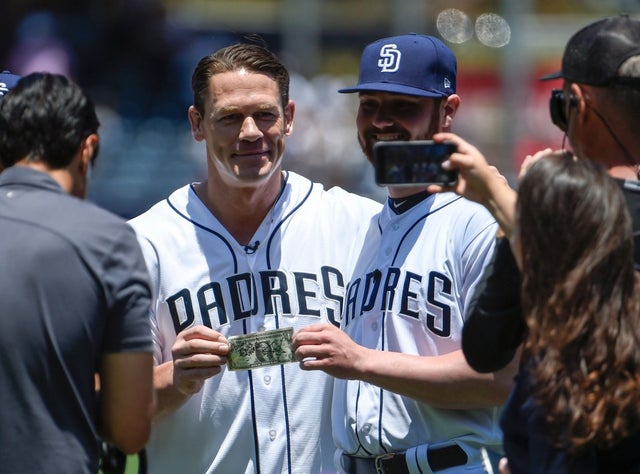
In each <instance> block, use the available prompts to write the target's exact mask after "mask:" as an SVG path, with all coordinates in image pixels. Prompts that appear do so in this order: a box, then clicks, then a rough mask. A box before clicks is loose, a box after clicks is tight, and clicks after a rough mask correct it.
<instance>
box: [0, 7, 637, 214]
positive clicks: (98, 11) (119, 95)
mask: <svg viewBox="0 0 640 474" xmlns="http://www.w3.org/2000/svg"><path fill="white" fill-rule="evenodd" d="M615 13H629V14H631V15H632V16H636V15H638V14H640V0H432V1H427V0H103V1H97V0H55V1H53V2H52V1H51V0H40V1H35V0H3V2H2V7H1V8H0V69H9V70H11V71H13V72H15V73H18V74H27V73H29V72H32V71H52V72H60V73H63V74H66V75H68V76H70V77H72V78H73V79H74V80H75V81H76V82H78V83H79V84H80V85H81V86H83V87H84V88H85V89H86V90H87V91H88V92H89V93H90V94H91V96H92V97H93V99H94V100H95V102H96V104H97V105H98V108H99V115H100V119H101V122H102V127H101V135H102V138H103V140H102V147H101V151H100V153H101V155H100V158H99V159H98V162H97V166H96V169H95V170H94V173H93V178H92V182H91V188H90V195H89V198H90V199H91V200H93V201H94V202H97V203H98V204H100V205H102V206H104V207H106V208H108V209H111V210H112V211H114V212H116V213H118V214H120V215H122V216H123V217H126V218H129V217H132V216H134V215H136V214H138V213H140V212H142V211H144V210H146V209H147V208H148V207H149V206H150V205H151V204H153V203H154V202H156V201H158V200H159V199H162V198H164V197H165V196H166V195H168V194H169V193H170V192H171V191H172V190H173V189H175V188H177V187H179V186H181V185H183V184H185V183H187V182H189V181H195V180H199V179H202V177H203V176H204V171H205V156H204V150H203V148H202V146H201V145H200V144H198V143H196V142H194V141H193V140H192V138H191V134H190V129H189V124H188V120H187V113H186V110H187V107H188V106H189V105H190V104H191V91H190V79H191V73H192V70H193V68H194V66H195V64H196V63H197V61H198V60H199V59H200V58H201V57H202V56H204V55H206V54H208V53H210V52H211V51H213V50H215V49H217V48H219V47H222V46H226V45H227V44H230V43H232V42H235V41H238V40H241V39H242V38H243V37H245V36H247V35H259V36H260V37H262V38H263V39H264V41H265V42H266V43H267V45H268V46H269V47H270V48H271V49H273V50H274V51H275V52H277V53H278V55H279V56H280V57H281V58H283V60H284V61H285V63H286V64H287V65H288V66H289V68H290V71H291V72H292V74H293V77H292V90H291V96H292V98H293V99H294V100H295V101H296V106H297V107H296V117H295V131H294V134H293V136H292V137H290V139H289V140H288V142H287V151H286V155H285V167H286V168H288V169H291V170H295V171H298V172H301V173H303V174H306V175H307V176H309V177H312V178H313V179H315V180H318V181H321V182H323V183H324V184H325V185H327V186H332V185H341V186H343V187H345V188H347V189H349V190H352V191H355V192H359V193H362V194H366V195H369V196H371V197H374V198H376V199H378V200H381V199H383V196H384V190H383V189H381V188H378V187H377V186H376V185H375V184H374V183H373V174H372V170H371V169H370V167H369V165H368V164H366V162H365V160H364V158H363V156H362V154H361V151H360V149H359V148H358V145H357V142H356V138H355V125H354V117H355V110H356V102H355V99H356V98H355V97H354V96H353V95H341V94H338V93H337V92H336V91H337V89H339V88H340V87H342V86H344V85H348V84H352V83H353V82H354V81H355V80H356V76H357V70H358V62H359V56H360V52H361V51H362V48H363V47H364V45H365V44H367V43H368V42H370V41H373V40H375V39H377V38H379V37H383V36H389V35H393V34H400V33H408V32H417V33H428V34H433V35H435V36H438V37H440V38H441V39H443V40H444V41H445V42H446V43H447V44H448V45H449V46H450V47H451V48H452V49H453V50H454V52H455V53H456V55H457V56H458V69H459V78H458V92H459V94H460V95H461V97H462V106H461V110H460V112H459V115H458V116H457V117H456V120H455V123H454V131H455V132H457V133H459V134H461V135H462V136H464V137H465V138H467V139H468V140H470V141H471V142H472V143H474V144H476V145H477V146H478V147H479V148H480V149H481V150H482V151H483V152H484V153H485V155H486V156H487V158H488V159H489V161H490V162H492V163H493V164H495V165H496V166H498V167H499V169H500V170H501V171H502V172H503V173H504V174H505V175H506V176H507V178H508V179H509V181H510V182H511V183H512V184H513V183H514V178H515V175H516V172H517V169H518V166H519V163H520V162H521V160H522V159H523V158H524V156H525V155H526V154H527V153H531V152H533V151H536V150H538V149H540V148H545V147H547V146H550V147H553V148H559V147H560V145H561V143H562V134H561V133H560V132H559V131H558V130H557V129H556V128H555V127H553V125H551V122H550V119H549V117H548V97H549V93H550V90H551V88H553V87H558V86H559V83H551V84H550V83H540V82H539V81H538V77H539V76H540V75H542V74H545V73H547V72H552V71H555V70H557V69H558V68H559V65H560V57H561V54H562V50H563V48H564V45H565V43H566V41H567V39H568V38H569V36H570V35H571V34H572V33H574V32H575V31H576V30H577V29H578V28H580V27H581V26H583V25H585V24H587V23H588V22H590V21H592V20H594V19H596V18H599V17H602V16H605V15H609V14H615Z"/></svg>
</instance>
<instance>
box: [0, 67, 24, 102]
mask: <svg viewBox="0 0 640 474" xmlns="http://www.w3.org/2000/svg"><path fill="white" fill-rule="evenodd" d="M19 80H20V76H18V75H16V74H11V73H10V72H9V71H2V72H0V99H1V98H2V97H3V96H4V95H5V94H6V93H7V92H9V91H10V90H11V89H13V87H14V86H15V85H16V84H17V83H18V81H19Z"/></svg>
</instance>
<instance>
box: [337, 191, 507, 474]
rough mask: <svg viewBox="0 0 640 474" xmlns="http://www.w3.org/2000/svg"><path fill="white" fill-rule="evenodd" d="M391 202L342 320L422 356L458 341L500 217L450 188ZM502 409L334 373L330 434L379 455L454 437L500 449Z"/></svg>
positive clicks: (382, 345)
mask: <svg viewBox="0 0 640 474" xmlns="http://www.w3.org/2000/svg"><path fill="white" fill-rule="evenodd" d="M389 206H390V203H387V205H386V206H385V207H384V209H383V211H382V212H381V214H380V215H379V216H378V219H377V222H376V223H375V224H372V226H371V228H370V229H369V231H368V234H367V237H366V239H365V244H364V247H363V248H362V250H361V254H360V256H359V258H358V263H357V265H356V268H355V270H354V276H353V279H352V280H351V281H350V283H349V285H348V288H347V294H346V295H345V306H344V308H345V310H344V313H343V318H342V323H341V327H342V328H343V330H344V331H346V332H347V333H348V334H349V336H350V337H351V338H352V339H353V340H354V341H356V342H357V343H359V344H361V345H363V346H366V347H369V348H373V349H379V350H385V351H394V352H403V353H407V354H414V355H422V356H436V355H442V354H447V353H450V352H452V351H455V350H459V349H461V336H462V325H463V322H464V315H465V312H466V310H467V305H468V304H469V301H470V297H471V295H472V293H473V291H474V289H475V286H476V284H477V282H478V280H479V278H480V276H481V274H482V270H483V268H484V267H485V265H486V264H487V263H488V261H489V259H490V258H491V255H492V254H493V249H494V245H495V236H496V230H497V224H496V223H495V221H494V219H493V218H492V217H491V215H490V214H489V213H488V212H487V211H486V209H484V208H483V207H482V206H480V205H478V204H475V203H472V202H470V201H468V200H465V199H463V198H461V197H458V196H456V195H454V194H452V193H442V194H435V195H432V196H430V197H428V198H427V199H426V200H425V201H422V202H421V203H419V204H417V205H416V206H414V207H413V208H411V209H409V210H408V211H406V212H404V213H402V214H400V215H396V214H395V213H394V212H393V211H392V210H391V208H390V207H389ZM344 413H346V414H347V415H346V417H344V415H343V414H344ZM498 418H499V410H498V409H481V410H443V409H436V408H432V407H430V406H429V405H426V404H424V403H421V402H418V401H416V400H413V399H411V398H408V397H404V396H401V395H397V394H395V393H392V392H388V391H385V390H382V389H381V388H379V387H377V386H374V385H371V384H368V383H365V382H362V381H358V380H336V382H335V388H334V420H333V424H334V428H333V429H334V438H335V441H336V444H337V445H338V447H339V449H341V450H343V451H344V452H346V453H349V454H355V455H360V456H373V455H381V454H384V453H386V452H399V451H403V450H406V449H409V448H411V447H415V446H419V445H425V444H433V443H439V442H445V441H448V440H451V439H454V438H459V439H461V440H463V441H465V442H470V443H471V444H472V445H473V444H475V445H476V447H479V446H482V445H484V446H488V447H493V448H496V449H497V450H498V451H499V450H500V449H501V448H500V446H501V436H500V431H499V427H498ZM447 472H449V471H447Z"/></svg>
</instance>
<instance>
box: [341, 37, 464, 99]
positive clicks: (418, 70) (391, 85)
mask: <svg viewBox="0 0 640 474" xmlns="http://www.w3.org/2000/svg"><path fill="white" fill-rule="evenodd" d="M457 69H458V66H457V60H456V57H455V55H454V54H453V51H451V49H449V47H447V45H445V44H444V43H443V42H442V41H440V40H439V39H438V38H436V37H434V36H429V35H419V34H415V33H410V34H407V35H400V36H393V37H389V38H382V39H379V40H377V41H374V42H373V43H370V44H368V45H367V46H366V47H365V48H364V51H363V52H362V58H361V59H360V74H359V77H358V84H357V85H355V86H354V87H347V88H344V89H340V90H339V91H338V92H341V93H352V92H389V93H393V94H405V95H414V96H419V97H428V98H432V99H442V98H445V97H448V96H450V95H451V94H455V93H456V75H457Z"/></svg>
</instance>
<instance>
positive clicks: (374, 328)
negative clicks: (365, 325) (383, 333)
mask: <svg viewBox="0 0 640 474" xmlns="http://www.w3.org/2000/svg"><path fill="white" fill-rule="evenodd" d="M371 329H373V330H374V331H377V330H378V323H373V324H372V325H371Z"/></svg>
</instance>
